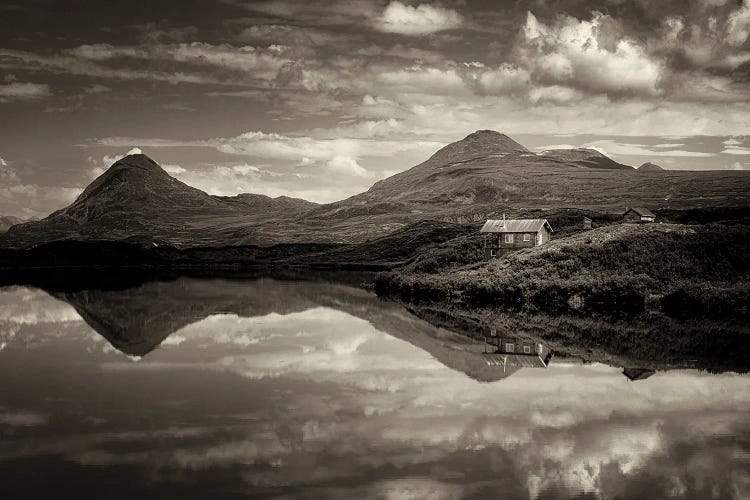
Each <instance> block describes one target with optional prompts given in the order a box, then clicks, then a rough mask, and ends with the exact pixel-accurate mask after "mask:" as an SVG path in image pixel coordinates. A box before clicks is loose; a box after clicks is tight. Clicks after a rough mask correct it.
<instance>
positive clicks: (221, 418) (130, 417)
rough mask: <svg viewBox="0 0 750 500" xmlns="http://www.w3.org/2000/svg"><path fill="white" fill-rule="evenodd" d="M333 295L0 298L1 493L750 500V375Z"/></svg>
mask: <svg viewBox="0 0 750 500" xmlns="http://www.w3.org/2000/svg"><path fill="white" fill-rule="evenodd" d="M467 342H468V341H462V340H461V339H460V338H458V337H457V336H455V335H452V334H451V333H450V332H447V331H445V330H437V329H435V328H433V327H431V326H430V325H428V324H426V323H424V322H422V321H420V320H418V319H417V318H415V317H414V316H412V315H410V314H409V313H408V312H407V311H406V310H404V309H402V308H400V307H399V306H397V305H394V304H389V303H386V302H382V301H379V300H378V299H377V298H375V297H374V296H373V295H371V294H370V293H368V292H365V291H362V290H359V289H356V288H352V287H348V286H345V285H336V284H326V283H303V282H299V283H295V282H282V281H274V280H257V281H248V282H229V281H222V280H203V281H199V280H192V279H179V280H177V281H174V282H169V283H149V284H145V285H141V286H139V287H134V288H130V289H127V290H121V291H94V290H88V291H80V292H73V293H63V292H50V293H47V292H45V291H42V290H39V289H36V288H27V287H12V288H4V289H0V484H1V485H2V498H46V497H51V496H53V495H55V496H59V494H60V493H61V492H63V491H67V492H70V493H72V494H74V495H76V496H77V497H79V498H172V497H174V498H206V497H213V498H226V497H258V498H274V497H279V498H383V499H391V498H393V499H423V498H438V499H442V498H511V499H515V498H524V499H526V498H561V497H562V498H567V497H576V498H578V497H581V496H588V497H591V498H599V497H601V498H624V499H629V498H700V499H703V498H733V499H746V498H750V413H748V410H750V378H748V376H745V375H737V374H733V373H724V374H716V375H711V374H708V373H705V372H699V371H668V372H657V373H655V374H653V375H652V376H650V377H648V378H646V379H643V380H637V381H630V380H629V379H628V378H627V377H625V376H624V375H623V373H622V368H621V367H610V366H606V365H603V364H597V363H592V364H581V363H580V362H576V361H575V359H571V358H569V359H565V358H562V357H554V358H552V361H551V362H550V364H549V366H548V367H547V368H544V367H540V368H534V367H528V368H519V367H517V366H507V365H506V366H501V365H499V364H492V365H490V364H488V363H487V359H486V358H483V357H482V354H481V353H479V352H478V351H476V349H475V348H476V346H475V345H472V344H469V343H467Z"/></svg>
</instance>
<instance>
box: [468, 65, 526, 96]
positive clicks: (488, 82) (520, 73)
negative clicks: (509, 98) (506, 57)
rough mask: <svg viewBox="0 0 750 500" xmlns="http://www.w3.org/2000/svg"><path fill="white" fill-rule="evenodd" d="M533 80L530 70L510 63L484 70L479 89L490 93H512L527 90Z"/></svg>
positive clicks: (479, 81)
mask: <svg viewBox="0 0 750 500" xmlns="http://www.w3.org/2000/svg"><path fill="white" fill-rule="evenodd" d="M530 80H531V75H530V74H529V72H528V71H527V70H525V69H523V68H517V67H514V66H512V65H510V64H502V65H500V66H499V67H498V68H496V69H491V70H489V71H484V72H483V73H481V75H480V76H479V80H478V85H479V89H480V91H481V92H482V93H484V94H489V95H512V94H516V93H518V92H522V91H525V90H526V89H527V88H528V86H529V82H530Z"/></svg>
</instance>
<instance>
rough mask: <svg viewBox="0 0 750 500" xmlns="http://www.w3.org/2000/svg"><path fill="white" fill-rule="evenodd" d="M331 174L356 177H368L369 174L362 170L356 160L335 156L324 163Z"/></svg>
mask: <svg viewBox="0 0 750 500" xmlns="http://www.w3.org/2000/svg"><path fill="white" fill-rule="evenodd" d="M326 167H327V168H328V170H330V171H331V172H334V173H337V174H344V175H354V176H357V177H369V176H370V173H369V172H368V171H367V170H365V169H364V168H362V167H361V166H360V164H359V163H357V160H355V159H354V158H351V157H348V156H335V157H333V158H332V159H330V160H329V161H328V162H327V163H326Z"/></svg>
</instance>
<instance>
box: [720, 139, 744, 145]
mask: <svg viewBox="0 0 750 500" xmlns="http://www.w3.org/2000/svg"><path fill="white" fill-rule="evenodd" d="M721 143H722V144H723V145H725V146H739V145H740V144H742V141H740V140H739V139H735V138H734V137H730V138H729V139H726V140H724V141H722V142H721Z"/></svg>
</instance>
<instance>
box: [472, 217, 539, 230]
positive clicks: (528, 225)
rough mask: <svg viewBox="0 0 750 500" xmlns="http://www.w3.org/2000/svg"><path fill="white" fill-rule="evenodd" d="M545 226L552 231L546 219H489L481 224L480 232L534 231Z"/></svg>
mask: <svg viewBox="0 0 750 500" xmlns="http://www.w3.org/2000/svg"><path fill="white" fill-rule="evenodd" d="M544 226H547V229H548V230H549V232H552V226H550V225H549V222H547V219H489V220H487V222H485V223H484V226H482V230H481V231H480V232H482V233H536V232H537V231H539V230H540V229H541V228H542V227H544Z"/></svg>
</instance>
